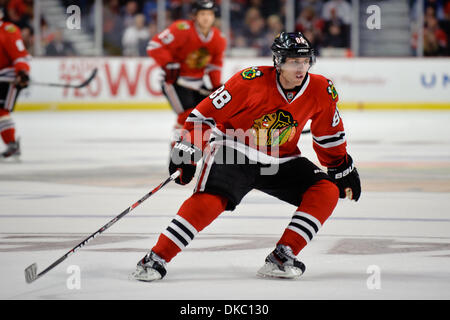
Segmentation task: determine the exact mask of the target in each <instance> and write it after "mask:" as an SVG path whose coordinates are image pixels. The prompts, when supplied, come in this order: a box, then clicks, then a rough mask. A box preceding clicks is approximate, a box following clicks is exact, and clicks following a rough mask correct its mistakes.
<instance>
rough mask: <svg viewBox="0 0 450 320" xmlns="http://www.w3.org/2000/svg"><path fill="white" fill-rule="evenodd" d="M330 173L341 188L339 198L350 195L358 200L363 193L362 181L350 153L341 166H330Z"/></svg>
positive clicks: (350, 197)
mask: <svg viewBox="0 0 450 320" xmlns="http://www.w3.org/2000/svg"><path fill="white" fill-rule="evenodd" d="M328 175H329V176H330V177H331V178H332V179H333V180H334V182H335V183H336V185H337V186H338V188H339V198H346V197H348V198H349V199H350V200H355V201H358V199H359V197H360V195H361V181H360V179H359V174H358V171H357V170H356V168H355V166H354V165H353V159H352V157H350V155H348V154H347V157H346V159H345V161H344V162H343V163H342V164H341V165H340V166H339V167H336V168H328Z"/></svg>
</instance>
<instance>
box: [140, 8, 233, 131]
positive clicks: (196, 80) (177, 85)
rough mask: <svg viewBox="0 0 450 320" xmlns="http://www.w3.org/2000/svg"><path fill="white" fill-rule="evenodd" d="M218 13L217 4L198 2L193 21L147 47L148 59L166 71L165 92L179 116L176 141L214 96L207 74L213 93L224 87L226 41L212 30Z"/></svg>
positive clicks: (175, 25) (179, 24)
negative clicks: (201, 105) (190, 118)
mask: <svg viewBox="0 0 450 320" xmlns="http://www.w3.org/2000/svg"><path fill="white" fill-rule="evenodd" d="M215 11H216V7H215V4H214V1H210V0H198V1H196V2H195V3H194V4H193V20H178V21H175V22H174V23H172V24H171V25H170V26H169V27H168V28H167V29H165V30H164V31H162V32H161V33H160V34H158V35H156V36H155V37H154V38H153V39H152V40H151V41H150V42H149V44H148V47H147V53H148V55H149V56H150V57H152V58H153V59H155V61H156V63H157V64H158V65H160V66H161V67H162V69H163V70H164V80H163V82H162V91H163V93H164V95H165V96H166V98H167V100H168V101H169V103H170V105H171V107H172V109H173V110H174V111H175V112H176V113H177V115H178V118H177V123H176V124H175V127H174V130H175V134H174V136H175V137H176V136H177V132H178V131H179V130H180V129H181V128H182V126H183V124H184V122H185V120H186V117H187V116H188V115H189V113H190V112H191V111H192V109H193V108H194V107H195V106H196V105H197V104H198V103H200V101H202V100H203V99H204V98H205V97H206V96H207V95H208V94H209V93H211V92H210V90H208V89H207V86H206V84H205V83H204V76H205V74H207V75H208V76H209V78H210V85H211V86H212V88H213V89H216V88H218V87H219V86H220V85H221V69H222V64H223V56H224V52H225V48H226V40H225V38H224V37H223V36H222V34H221V32H220V30H219V29H217V28H216V27H214V26H213V24H214V21H215ZM209 89H211V88H209Z"/></svg>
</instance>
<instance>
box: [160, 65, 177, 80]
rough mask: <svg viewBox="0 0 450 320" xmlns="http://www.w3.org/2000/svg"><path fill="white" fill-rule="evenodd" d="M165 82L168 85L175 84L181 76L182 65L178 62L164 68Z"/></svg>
mask: <svg viewBox="0 0 450 320" xmlns="http://www.w3.org/2000/svg"><path fill="white" fill-rule="evenodd" d="M163 70H164V73H165V75H164V81H165V82H166V83H168V84H174V83H175V82H176V81H177V79H178V77H179V75H180V64H179V63H176V62H172V63H168V64H166V65H165V66H164V67H163Z"/></svg>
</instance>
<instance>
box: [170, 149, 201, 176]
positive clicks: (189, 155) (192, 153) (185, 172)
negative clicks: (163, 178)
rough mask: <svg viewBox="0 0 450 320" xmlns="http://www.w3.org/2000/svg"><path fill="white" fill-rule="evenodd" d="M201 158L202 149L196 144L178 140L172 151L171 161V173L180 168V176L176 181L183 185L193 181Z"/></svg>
mask: <svg viewBox="0 0 450 320" xmlns="http://www.w3.org/2000/svg"><path fill="white" fill-rule="evenodd" d="M201 158H202V151H201V150H200V149H199V148H198V147H196V146H195V145H193V144H191V143H189V142H186V141H178V142H177V143H175V145H174V147H173V148H172V151H171V152H170V163H169V173H170V174H173V173H174V172H175V171H177V170H180V176H179V177H178V178H176V179H175V182H176V183H178V184H181V185H185V184H188V183H189V182H191V180H192V178H194V175H195V169H196V168H197V162H198V161H199V160H200V159H201Z"/></svg>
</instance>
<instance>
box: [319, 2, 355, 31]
mask: <svg viewBox="0 0 450 320" xmlns="http://www.w3.org/2000/svg"><path fill="white" fill-rule="evenodd" d="M333 10H334V11H335V12H336V15H337V17H338V18H339V19H341V20H342V21H343V23H344V24H347V25H350V24H351V23H352V6H351V5H350V3H349V2H347V1H346V0H330V1H328V2H326V3H325V4H324V5H323V10H322V18H323V19H325V20H331V18H332V11H333Z"/></svg>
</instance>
